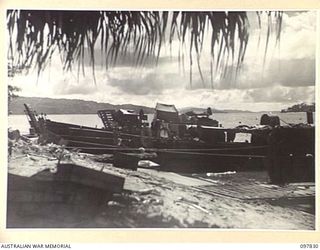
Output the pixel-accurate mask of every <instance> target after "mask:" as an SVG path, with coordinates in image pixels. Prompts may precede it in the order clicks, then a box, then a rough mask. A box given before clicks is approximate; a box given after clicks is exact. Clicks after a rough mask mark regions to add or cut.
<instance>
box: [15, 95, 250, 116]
mask: <svg viewBox="0 0 320 250" xmlns="http://www.w3.org/2000/svg"><path fill="white" fill-rule="evenodd" d="M24 103H27V104H29V105H30V106H31V108H32V109H34V110H36V111H37V113H38V114H40V113H45V114H96V113H97V111H98V110H100V109H131V110H135V111H137V112H139V111H140V109H143V110H144V113H145V114H153V113H154V108H153V107H152V108H150V107H146V106H139V105H133V104H122V105H114V104H110V103H101V102H95V101H84V100H78V99H53V98H44V97H23V96H19V97H17V98H14V99H13V100H12V101H11V103H10V106H9V110H10V111H11V114H14V115H19V114H24V106H23V104H24ZM191 110H193V111H194V112H197V113H201V112H206V111H207V109H206V108H196V107H187V108H182V109H179V112H180V113H186V112H188V111H191ZM248 112H250V111H243V110H233V109H226V110H218V109H214V108H212V113H213V114H214V113H248Z"/></svg>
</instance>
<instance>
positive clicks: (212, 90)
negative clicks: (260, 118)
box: [8, 11, 316, 111]
mask: <svg viewBox="0 0 320 250" xmlns="http://www.w3.org/2000/svg"><path fill="white" fill-rule="evenodd" d="M248 17H249V22H250V36H249V43H248V47H247V51H246V55H245V60H244V62H243V65H242V67H241V71H240V74H239V75H238V76H237V77H234V74H231V73H230V72H232V71H231V70H229V71H228V72H229V73H227V74H226V76H225V77H224V78H223V79H221V78H219V77H218V76H215V77H214V80H213V82H212V83H211V80H210V78H211V74H210V68H209V66H208V65H210V53H209V46H206V45H208V44H209V38H208V39H207V40H206V41H207V42H205V44H204V50H203V52H202V54H201V60H200V62H201V70H202V73H203V76H204V82H202V81H201V78H200V75H199V72H198V70H197V67H194V68H193V74H192V78H193V80H192V83H190V80H189V68H188V67H189V62H188V61H187V60H186V61H185V63H184V65H185V67H184V69H183V67H182V64H181V63H180V64H179V63H178V57H177V53H176V52H177V51H178V48H179V45H178V44H179V43H178V41H174V42H173V44H172V48H171V51H172V52H171V53H170V48H169V46H166V47H164V48H163V50H162V52H161V54H160V58H159V62H158V65H157V67H154V65H153V64H150V65H147V66H146V67H138V68H136V67H132V66H131V65H130V64H128V63H126V62H127V61H130V60H129V59H130V58H124V60H122V62H121V63H119V65H117V66H116V67H113V68H109V69H108V70H105V67H104V66H103V65H100V61H101V58H99V55H100V52H99V48H97V51H96V56H97V58H96V70H95V76H96V83H95V82H94V80H93V77H92V71H91V67H90V65H89V63H86V70H85V72H86V73H85V76H83V75H82V74H80V76H79V79H78V77H77V76H78V75H77V71H76V70H75V71H74V72H72V73H70V72H63V70H62V67H61V62H60V61H59V60H60V59H58V56H57V57H56V58H55V59H53V61H52V62H51V66H50V67H49V68H47V69H46V70H45V71H44V72H43V73H42V74H41V76H40V77H39V78H38V76H37V74H36V71H31V72H29V74H28V75H24V74H23V75H16V76H15V77H14V78H12V79H9V80H8V81H9V84H11V85H14V86H18V87H20V88H21V92H20V93H19V95H21V96H36V97H51V98H69V99H83V100H93V101H97V102H108V103H112V104H125V103H132V104H136V105H145V106H149V107H155V105H156V103H157V102H162V103H168V104H175V105H176V106H177V107H178V108H183V107H203V108H206V107H211V108H216V109H242V110H250V111H262V110H263V111H266V110H280V109H283V108H287V107H289V106H291V105H293V104H296V103H301V102H306V103H311V102H314V101H315V68H316V67H315V53H316V12H315V11H311V12H285V13H284V15H283V26H282V31H281V40H280V43H279V46H275V34H274V33H272V36H271V38H270V42H269V46H268V53H267V57H266V60H265V64H264V50H265V42H266V33H267V32H266V27H267V25H266V24H267V19H266V17H264V16H262V28H261V29H259V28H258V24H257V23H258V20H257V17H256V14H255V12H252V13H248ZM259 34H260V35H259ZM208 37H210V36H208ZM259 37H260V38H259ZM259 40H260V43H259V42H258V41H259ZM100 57H101V56H100ZM128 57H130V56H128ZM229 68H230V69H231V68H232V66H229Z"/></svg>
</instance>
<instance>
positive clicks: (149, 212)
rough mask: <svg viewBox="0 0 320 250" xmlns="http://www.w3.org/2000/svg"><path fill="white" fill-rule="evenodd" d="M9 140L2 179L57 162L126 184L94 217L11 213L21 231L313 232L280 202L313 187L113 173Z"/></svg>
mask: <svg viewBox="0 0 320 250" xmlns="http://www.w3.org/2000/svg"><path fill="white" fill-rule="evenodd" d="M12 138H14V140H11V139H10V140H11V141H10V142H11V143H10V144H9V146H10V147H11V155H9V164H8V172H9V174H15V175H20V176H25V177H28V176H33V175H35V174H37V173H39V172H41V171H43V170H45V169H53V168H56V166H57V164H58V162H59V164H75V165H80V166H83V167H85V168H89V169H93V170H96V171H97V172H98V173H99V174H101V173H109V174H111V175H116V176H120V177H122V178H124V179H125V181H124V186H123V190H122V191H121V192H116V193H113V194H112V195H111V196H110V198H109V200H108V201H107V202H105V203H103V204H102V205H101V206H99V209H98V210H96V211H95V213H94V214H92V213H86V210H85V208H84V210H83V211H82V212H81V213H74V212H72V211H70V210H62V213H63V215H64V217H65V218H66V219H64V220H57V219H56V218H55V217H54V216H51V217H50V218H49V217H48V213H47V212H46V211H43V209H40V208H41V206H39V207H38V208H39V209H36V210H33V212H35V215H31V214H29V215H28V216H25V214H20V215H19V214H14V215H12V216H14V218H11V219H12V220H13V219H14V221H16V222H19V224H20V225H24V226H26V227H31V228H32V227H69V228H74V227H86V228H88V227H89V228H129V227H131V228H192V227H201V228H237V229H277V230H280V229H286V230H289V229H290V230H291V229H292V230H314V229H315V215H314V213H313V212H310V211H309V210H304V208H302V206H298V205H297V204H294V205H293V204H292V203H290V200H289V201H288V200H285V201H284V200H281V199H280V198H283V197H286V196H288V195H289V194H290V195H291V196H292V197H293V198H294V197H298V196H299V197H300V198H301V197H307V198H308V199H309V200H308V202H309V201H310V202H311V204H312V202H314V194H315V189H314V183H313V185H312V184H310V183H309V184H308V185H307V184H306V185H287V186H285V187H282V186H270V185H269V184H268V177H267V173H266V172H264V171H260V172H236V173H233V172H232V173H225V174H214V175H211V176H210V175H209V176H208V175H206V174H203V175H200V174H198V175H188V176H187V175H181V174H177V173H170V172H162V171H158V170H154V169H149V168H143V169H141V168H138V169H137V170H132V169H125V168H116V167H114V166H113V158H112V155H100V156H96V155H91V154H84V153H80V152H77V151H69V150H67V149H65V148H64V147H62V146H60V145H56V144H52V143H51V144H46V145H40V144H37V143H36V142H35V141H25V140H21V139H19V138H16V137H12ZM227 176H228V177H227ZM9 192H10V190H9ZM275 194H276V195H275ZM268 195H269V196H268ZM294 195H296V196H294ZM267 198H268V199H267ZM271 198H272V199H275V200H276V201H278V203H272V201H271ZM301 199H302V198H301ZM303 199H304V198H303ZM308 204H309V203H308ZM304 205H305V204H304ZM52 211H54V210H52ZM53 214H55V212H53ZM12 220H11V221H12ZM9 221H10V220H9ZM9 226H10V225H9Z"/></svg>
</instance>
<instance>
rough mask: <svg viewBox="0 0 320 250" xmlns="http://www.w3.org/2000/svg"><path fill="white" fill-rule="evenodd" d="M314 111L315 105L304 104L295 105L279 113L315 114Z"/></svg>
mask: <svg viewBox="0 0 320 250" xmlns="http://www.w3.org/2000/svg"><path fill="white" fill-rule="evenodd" d="M315 110H316V104H315V103H312V104H306V103H299V104H295V105H293V106H291V107H289V108H287V109H282V110H281V113H287V112H307V111H310V112H315Z"/></svg>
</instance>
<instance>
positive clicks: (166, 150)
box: [66, 146, 266, 158]
mask: <svg viewBox="0 0 320 250" xmlns="http://www.w3.org/2000/svg"><path fill="white" fill-rule="evenodd" d="M66 148H75V149H91V150H106V151H108V150H110V151H140V149H139V148H120V147H118V148H116V147H115V148H105V147H75V146H66ZM145 150H146V151H153V152H157V153H171V154H187V155H203V156H221V157H238V158H265V157H266V156H264V155H251V154H250V155H240V154H212V153H201V152H194V151H195V150H197V149H180V150H176V149H155V148H154V149H151V148H147V149H145ZM190 150H193V151H190ZM209 150H215V149H209ZM217 151H218V150H217Z"/></svg>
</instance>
